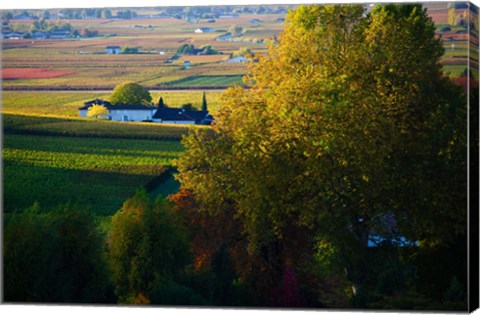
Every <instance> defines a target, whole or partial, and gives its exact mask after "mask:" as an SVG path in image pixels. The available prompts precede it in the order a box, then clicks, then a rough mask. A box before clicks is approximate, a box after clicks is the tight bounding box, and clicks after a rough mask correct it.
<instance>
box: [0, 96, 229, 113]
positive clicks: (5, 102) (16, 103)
mask: <svg viewBox="0 0 480 315" xmlns="http://www.w3.org/2000/svg"><path fill="white" fill-rule="evenodd" d="M221 94H222V91H207V92H206V97H207V102H208V107H209V110H210V111H212V112H215V111H216V109H217V108H218V107H219V105H220V96H221ZM151 95H152V98H153V100H154V102H155V103H157V102H158V100H159V99H160V97H163V100H164V102H165V104H167V105H168V106H170V107H180V106H181V105H183V104H186V103H191V104H193V105H194V106H195V107H197V108H199V109H200V107H201V105H202V96H203V91H161V92H152V93H151ZM109 97H110V93H104V92H97V93H95V92H61V91H51V92H48V91H47V92H41V91H28V92H25V91H22V92H10V91H5V92H3V93H2V112H3V113H5V114H19V115H28V116H33V115H34V116H55V117H72V118H78V116H79V112H78V108H79V107H81V106H83V103H84V102H86V101H90V100H92V99H96V98H99V99H105V100H108V99H109Z"/></svg>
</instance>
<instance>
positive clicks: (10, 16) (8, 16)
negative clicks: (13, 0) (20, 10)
mask: <svg viewBox="0 0 480 315" xmlns="http://www.w3.org/2000/svg"><path fill="white" fill-rule="evenodd" d="M2 19H5V20H11V19H13V14H12V12H10V11H4V12H2Z"/></svg>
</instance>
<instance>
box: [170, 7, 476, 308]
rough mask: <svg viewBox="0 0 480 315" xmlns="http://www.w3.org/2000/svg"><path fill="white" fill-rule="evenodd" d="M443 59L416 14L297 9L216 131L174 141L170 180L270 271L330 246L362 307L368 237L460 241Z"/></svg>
mask: <svg viewBox="0 0 480 315" xmlns="http://www.w3.org/2000/svg"><path fill="white" fill-rule="evenodd" d="M442 54H443V48H442V45H441V41H440V39H438V38H436V37H435V27H434V24H433V22H432V20H431V19H430V18H429V17H428V15H427V14H426V11H425V10H424V9H422V7H421V6H420V5H386V6H379V7H377V8H376V9H374V10H373V11H372V13H371V14H370V15H369V16H368V17H367V16H365V13H364V9H363V7H362V6H352V5H342V6H300V7H299V8H297V9H296V10H295V11H293V12H291V13H289V15H288V19H287V23H286V28H285V31H284V33H283V34H282V35H281V37H280V39H279V42H278V43H276V44H272V45H271V46H270V48H269V53H268V55H267V56H265V57H262V58H260V61H259V63H257V64H255V65H253V66H252V67H251V70H250V72H249V74H248V75H247V77H246V78H245V81H246V82H247V84H248V85H249V87H250V88H249V89H247V90H243V89H241V88H238V87H237V88H231V89H229V90H228V91H227V93H226V95H225V96H224V102H223V106H222V109H221V110H220V111H219V113H218V114H217V115H216V117H215V118H216V123H215V125H214V126H213V129H212V130H196V131H192V133H191V134H190V135H189V137H187V138H186V139H185V140H184V143H185V145H186V147H187V151H186V152H185V154H184V155H183V156H182V158H181V159H180V161H179V164H178V167H179V171H180V174H179V179H180V181H181V183H182V185H183V187H184V188H186V189H189V190H191V191H193V193H194V196H195V198H196V199H197V200H198V202H199V207H200V209H199V210H200V211H204V212H207V213H210V214H211V215H216V214H218V213H220V212H222V211H225V210H226V209H232V208H233V209H234V217H235V218H238V219H239V220H240V221H241V222H242V224H243V229H244V233H245V235H247V237H248V241H249V243H248V245H249V246H248V247H249V250H250V253H251V254H257V255H258V254H260V253H264V254H263V257H264V259H265V260H266V261H267V262H268V266H269V267H268V268H270V270H271V272H272V274H276V275H277V276H278V274H281V272H282V270H283V269H284V266H285V264H286V260H287V258H290V259H292V260H293V261H294V262H295V264H294V265H293V268H294V270H295V273H296V274H298V278H299V279H308V277H306V276H304V275H302V274H301V273H302V269H301V268H300V267H297V266H301V265H302V264H308V261H309V260H311V257H312V255H313V254H314V252H313V248H318V243H319V242H324V243H325V244H330V245H329V246H330V247H331V248H333V249H335V250H333V252H335V253H338V255H333V256H332V258H333V259H335V260H336V261H337V267H340V268H339V272H338V274H337V275H338V276H341V275H342V274H343V272H344V270H346V271H347V279H348V281H350V283H351V285H352V289H351V292H352V294H353V295H354V299H353V300H352V302H353V303H354V304H352V305H353V306H356V307H364V306H365V305H366V303H367V299H368V298H369V297H368V295H367V291H368V290H367V289H366V286H367V285H368V284H369V281H370V280H371V279H369V277H371V276H372V272H371V268H370V266H369V256H368V255H369V251H368V240H369V237H370V235H371V233H372V232H373V231H375V233H376V234H377V235H378V236H381V237H383V238H384V239H385V240H395V239H398V238H399V237H400V236H402V235H403V236H406V237H407V238H408V239H410V240H424V241H425V242H440V243H448V242H451V240H453V239H456V237H458V236H461V235H464V233H465V231H464V227H465V225H466V221H465V219H466V214H465V208H464V205H465V202H466V196H465V192H466V188H465V187H466V186H465V184H466V182H465V180H466V178H465V177H464V176H463V175H462V174H465V170H466V165H465V160H466V159H465V152H466V150H465V139H464V135H465V134H466V133H464V132H463V129H462V128H464V127H462V126H463V125H464V124H462V123H461V122H462V121H464V119H465V114H464V113H465V112H464V110H465V108H464V105H463V107H462V104H465V103H464V102H463V100H464V99H463V98H462V97H461V95H460V93H459V90H458V89H457V88H456V87H454V86H453V85H452V84H451V83H450V82H449V81H448V80H447V79H446V78H444V76H443V75H442V73H441V64H440V62H439V61H440V57H441V56H442ZM439 169H442V170H444V171H443V172H442V173H438V172H437V171H436V170H439ZM450 177H451V181H450V180H449V179H447V178H450ZM447 183H448V184H447ZM453 191H455V193H452V192H453ZM390 217H393V218H394V219H393V221H392V220H389V219H388V218H390ZM387 222H390V223H387ZM392 222H394V223H392ZM292 235H300V236H301V237H302V238H301V239H302V243H303V246H302V249H303V250H304V251H303V253H301V252H299V251H298V250H297V249H296V247H297V246H295V245H296V243H295V242H292V241H290V239H291V238H292ZM330 252H331V251H330ZM316 254H319V255H320V256H322V255H323V253H322V252H320V253H316ZM296 268H297V269H296ZM340 270H341V271H340ZM342 277H343V276H342ZM344 289H345V290H346V289H347V288H344ZM339 291H342V290H339Z"/></svg>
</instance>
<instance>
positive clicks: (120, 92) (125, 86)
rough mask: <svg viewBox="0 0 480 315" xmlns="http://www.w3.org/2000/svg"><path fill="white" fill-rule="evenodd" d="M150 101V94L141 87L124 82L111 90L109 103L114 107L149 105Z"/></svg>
mask: <svg viewBox="0 0 480 315" xmlns="http://www.w3.org/2000/svg"><path fill="white" fill-rule="evenodd" d="M151 101H152V96H151V95H150V92H149V91H148V90H147V89H146V88H144V87H143V86H141V85H139V84H136V83H133V82H126V83H122V84H119V85H117V86H116V87H115V89H114V90H113V93H112V96H111V97H110V102H112V104H114V105H140V104H143V105H149V104H150V103H151Z"/></svg>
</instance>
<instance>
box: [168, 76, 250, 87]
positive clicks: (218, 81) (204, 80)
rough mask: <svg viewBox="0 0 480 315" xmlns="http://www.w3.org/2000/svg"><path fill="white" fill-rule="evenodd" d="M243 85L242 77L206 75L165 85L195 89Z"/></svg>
mask: <svg viewBox="0 0 480 315" xmlns="http://www.w3.org/2000/svg"><path fill="white" fill-rule="evenodd" d="M224 84H227V85H236V84H243V81H242V76H241V75H230V76H225V75H204V76H191V77H186V78H182V79H180V80H177V81H173V82H167V83H166V84H165V85H167V86H169V85H175V86H193V87H197V86H200V87H205V86H222V85H224Z"/></svg>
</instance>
